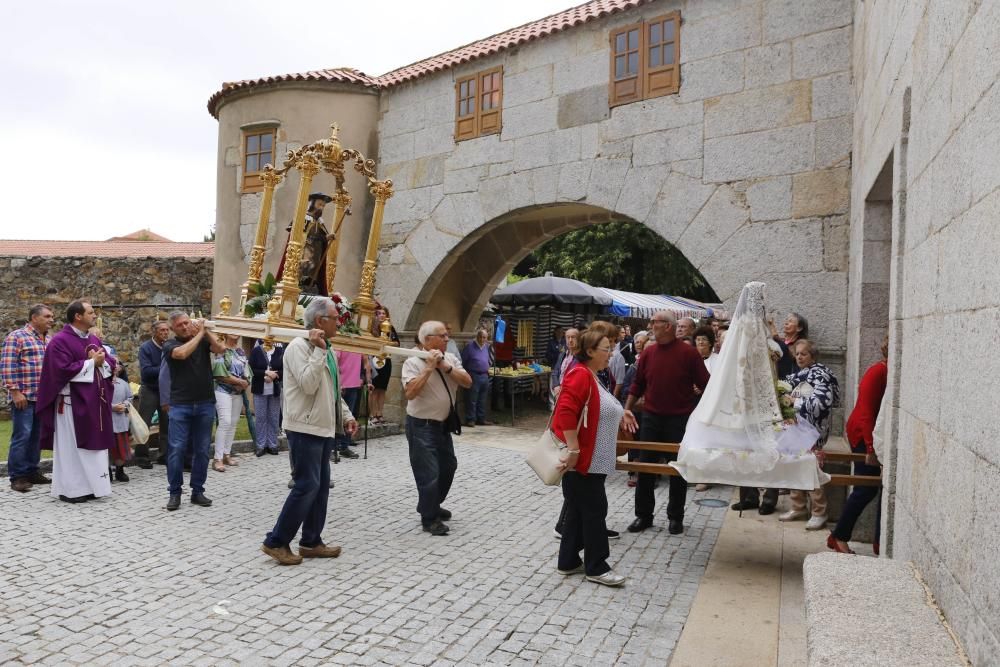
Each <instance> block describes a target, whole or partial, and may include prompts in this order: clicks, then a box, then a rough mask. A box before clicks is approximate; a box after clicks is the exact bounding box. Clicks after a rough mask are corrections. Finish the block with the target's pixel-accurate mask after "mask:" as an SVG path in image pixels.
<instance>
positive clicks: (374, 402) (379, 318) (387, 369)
mask: <svg viewBox="0 0 1000 667" xmlns="http://www.w3.org/2000/svg"><path fill="white" fill-rule="evenodd" d="M387 319H389V309H388V308H386V307H385V306H383V305H382V304H380V303H377V304H376V308H375V317H374V318H372V328H371V334H372V335H373V336H381V335H382V322H385V321H386V320H387ZM389 339H390V340H392V341H393V342H394V343H398V342H399V335H398V334H397V333H396V327H392V328H390V329H389ZM391 377H392V357H388V356H387V357H386V358H385V365H384V366H382V368H379V369H378V373H377V374H376V375H375V377H374V378H373V379H372V383H371V385H372V389H371V394H370V395H369V396H368V402H369V405H368V423H369V424H373V425H374V424H381V423H382V422H383V421H384V420H383V418H382V410H383V409H384V408H385V392H386V389H388V388H389V379H390V378H391Z"/></svg>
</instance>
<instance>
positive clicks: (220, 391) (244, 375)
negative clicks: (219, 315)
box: [212, 334, 250, 472]
mask: <svg viewBox="0 0 1000 667" xmlns="http://www.w3.org/2000/svg"><path fill="white" fill-rule="evenodd" d="M239 342H240V337H239V336H236V335H234V334H226V340H225V344H226V349H225V350H223V351H222V353H221V354H213V355H212V376H213V377H214V378H215V411H216V414H217V415H218V418H219V426H218V427H217V428H216V429H215V460H214V461H212V470H215V471H216V472H226V466H227V465H230V466H235V465H236V461H235V460H233V457H232V449H233V437H234V436H235V435H236V425H237V424H238V423H239V421H240V413H241V412H242V411H243V392H244V391H246V389H247V387H249V386H250V365H249V364H248V363H247V355H246V354H245V353H244V352H243V350H242V349H241V348H240V347H239Z"/></svg>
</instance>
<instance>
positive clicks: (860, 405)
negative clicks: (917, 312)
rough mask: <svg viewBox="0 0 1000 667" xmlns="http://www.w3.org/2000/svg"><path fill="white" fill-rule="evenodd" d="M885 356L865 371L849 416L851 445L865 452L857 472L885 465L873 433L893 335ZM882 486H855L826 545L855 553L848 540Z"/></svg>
mask: <svg viewBox="0 0 1000 667" xmlns="http://www.w3.org/2000/svg"><path fill="white" fill-rule="evenodd" d="M881 351H882V360H881V361H878V362H875V363H874V364H872V365H871V367H870V368H869V369H868V370H867V371H865V374H864V376H862V378H861V384H860V385H858V401H857V403H855V404H854V410H852V411H851V416H850V417H849V418H848V420H847V428H846V429H845V430H846V431H847V433H846V435H847V441H848V442H849V443H850V445H851V451H852V452H854V453H855V454H865V455H866V456H865V462H864V463H855V464H854V474H855V475H881V474H882V465H881V464H880V463H879V461H878V457H877V456H875V449H874V447H873V444H872V443H873V433H874V430H875V420H876V419H877V418H878V412H879V408H880V407H881V405H882V396H883V395H884V394H885V386H886V381H887V380H888V377H889V366H888V364H887V363H886V360H887V359H888V356H889V337H888V336H886V337H885V339H884V340H883V341H882V350H881ZM881 491H882V487H879V486H855V487H854V490H853V491H851V495H850V496H848V497H847V502H846V503H844V509H843V511H842V512H841V513H840V520H839V521H838V522H837V527H836V528H834V529H833V532H832V533H830V536H829V537H828V538H827V539H826V545H827V546H828V547H830V548H831V549H833V550H834V551H837V552H840V553H845V554H852V553H854V552H853V551H851V547H850V546H848V544H847V543H848V542H850V541H851V533H853V532H854V524H855V523H856V522H857V520H858V517H859V516H861V513H862V512H863V511H864V509H865V508H866V507H867V506H868V503H870V502H871V501H872V500H874V499H875V498H878V497H879V494H880V493H881ZM881 509H882V501H881V498H880V499H879V504H878V508H877V509H876V511H875V540H874V542H873V544H872V548H873V549H874V550H875V554H876V555H878V550H879V533H880V528H881V526H880V525H879V524H880V523H881V519H882V517H881V514H882V512H881Z"/></svg>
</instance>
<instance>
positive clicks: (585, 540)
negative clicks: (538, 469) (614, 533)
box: [559, 470, 611, 577]
mask: <svg viewBox="0 0 1000 667" xmlns="http://www.w3.org/2000/svg"><path fill="white" fill-rule="evenodd" d="M606 477H607V475H594V474H587V475H581V474H580V473H578V472H576V471H575V470H571V471H569V472H567V473H566V474H565V475H563V478H562V492H563V499H564V502H563V508H564V510H565V512H566V518H565V522H564V523H563V533H562V540H561V541H560V542H559V569H560V570H572V569H573V568H575V567H577V566H578V565H580V550H583V568H584V571H585V572H586V573H587V574H588V575H590V576H592V577H597V576H600V575H602V574H604V573H605V572H607V571H608V570H610V569H611V566H610V565H608V556H610V555H611V547H610V546H608V526H607V524H606V523H605V519H606V518H607V516H608V496H607V494H606V493H605V491H604V480H605V478H606Z"/></svg>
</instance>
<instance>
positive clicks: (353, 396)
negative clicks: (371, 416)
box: [334, 387, 361, 452]
mask: <svg viewBox="0 0 1000 667" xmlns="http://www.w3.org/2000/svg"><path fill="white" fill-rule="evenodd" d="M340 395H341V397H343V399H344V402H345V403H347V407H348V408H350V409H351V414H352V415H353V414H355V413H357V411H358V401H359V400H361V387H349V388H345V389H341V390H340ZM345 416H346V415H345ZM334 444H335V446H336V448H337V450H339V451H341V452H342V451H344V450H345V449H347V447H348V446H349V445H350V444H351V436H349V435H347V434H344V435H337V436H335V437H334Z"/></svg>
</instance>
